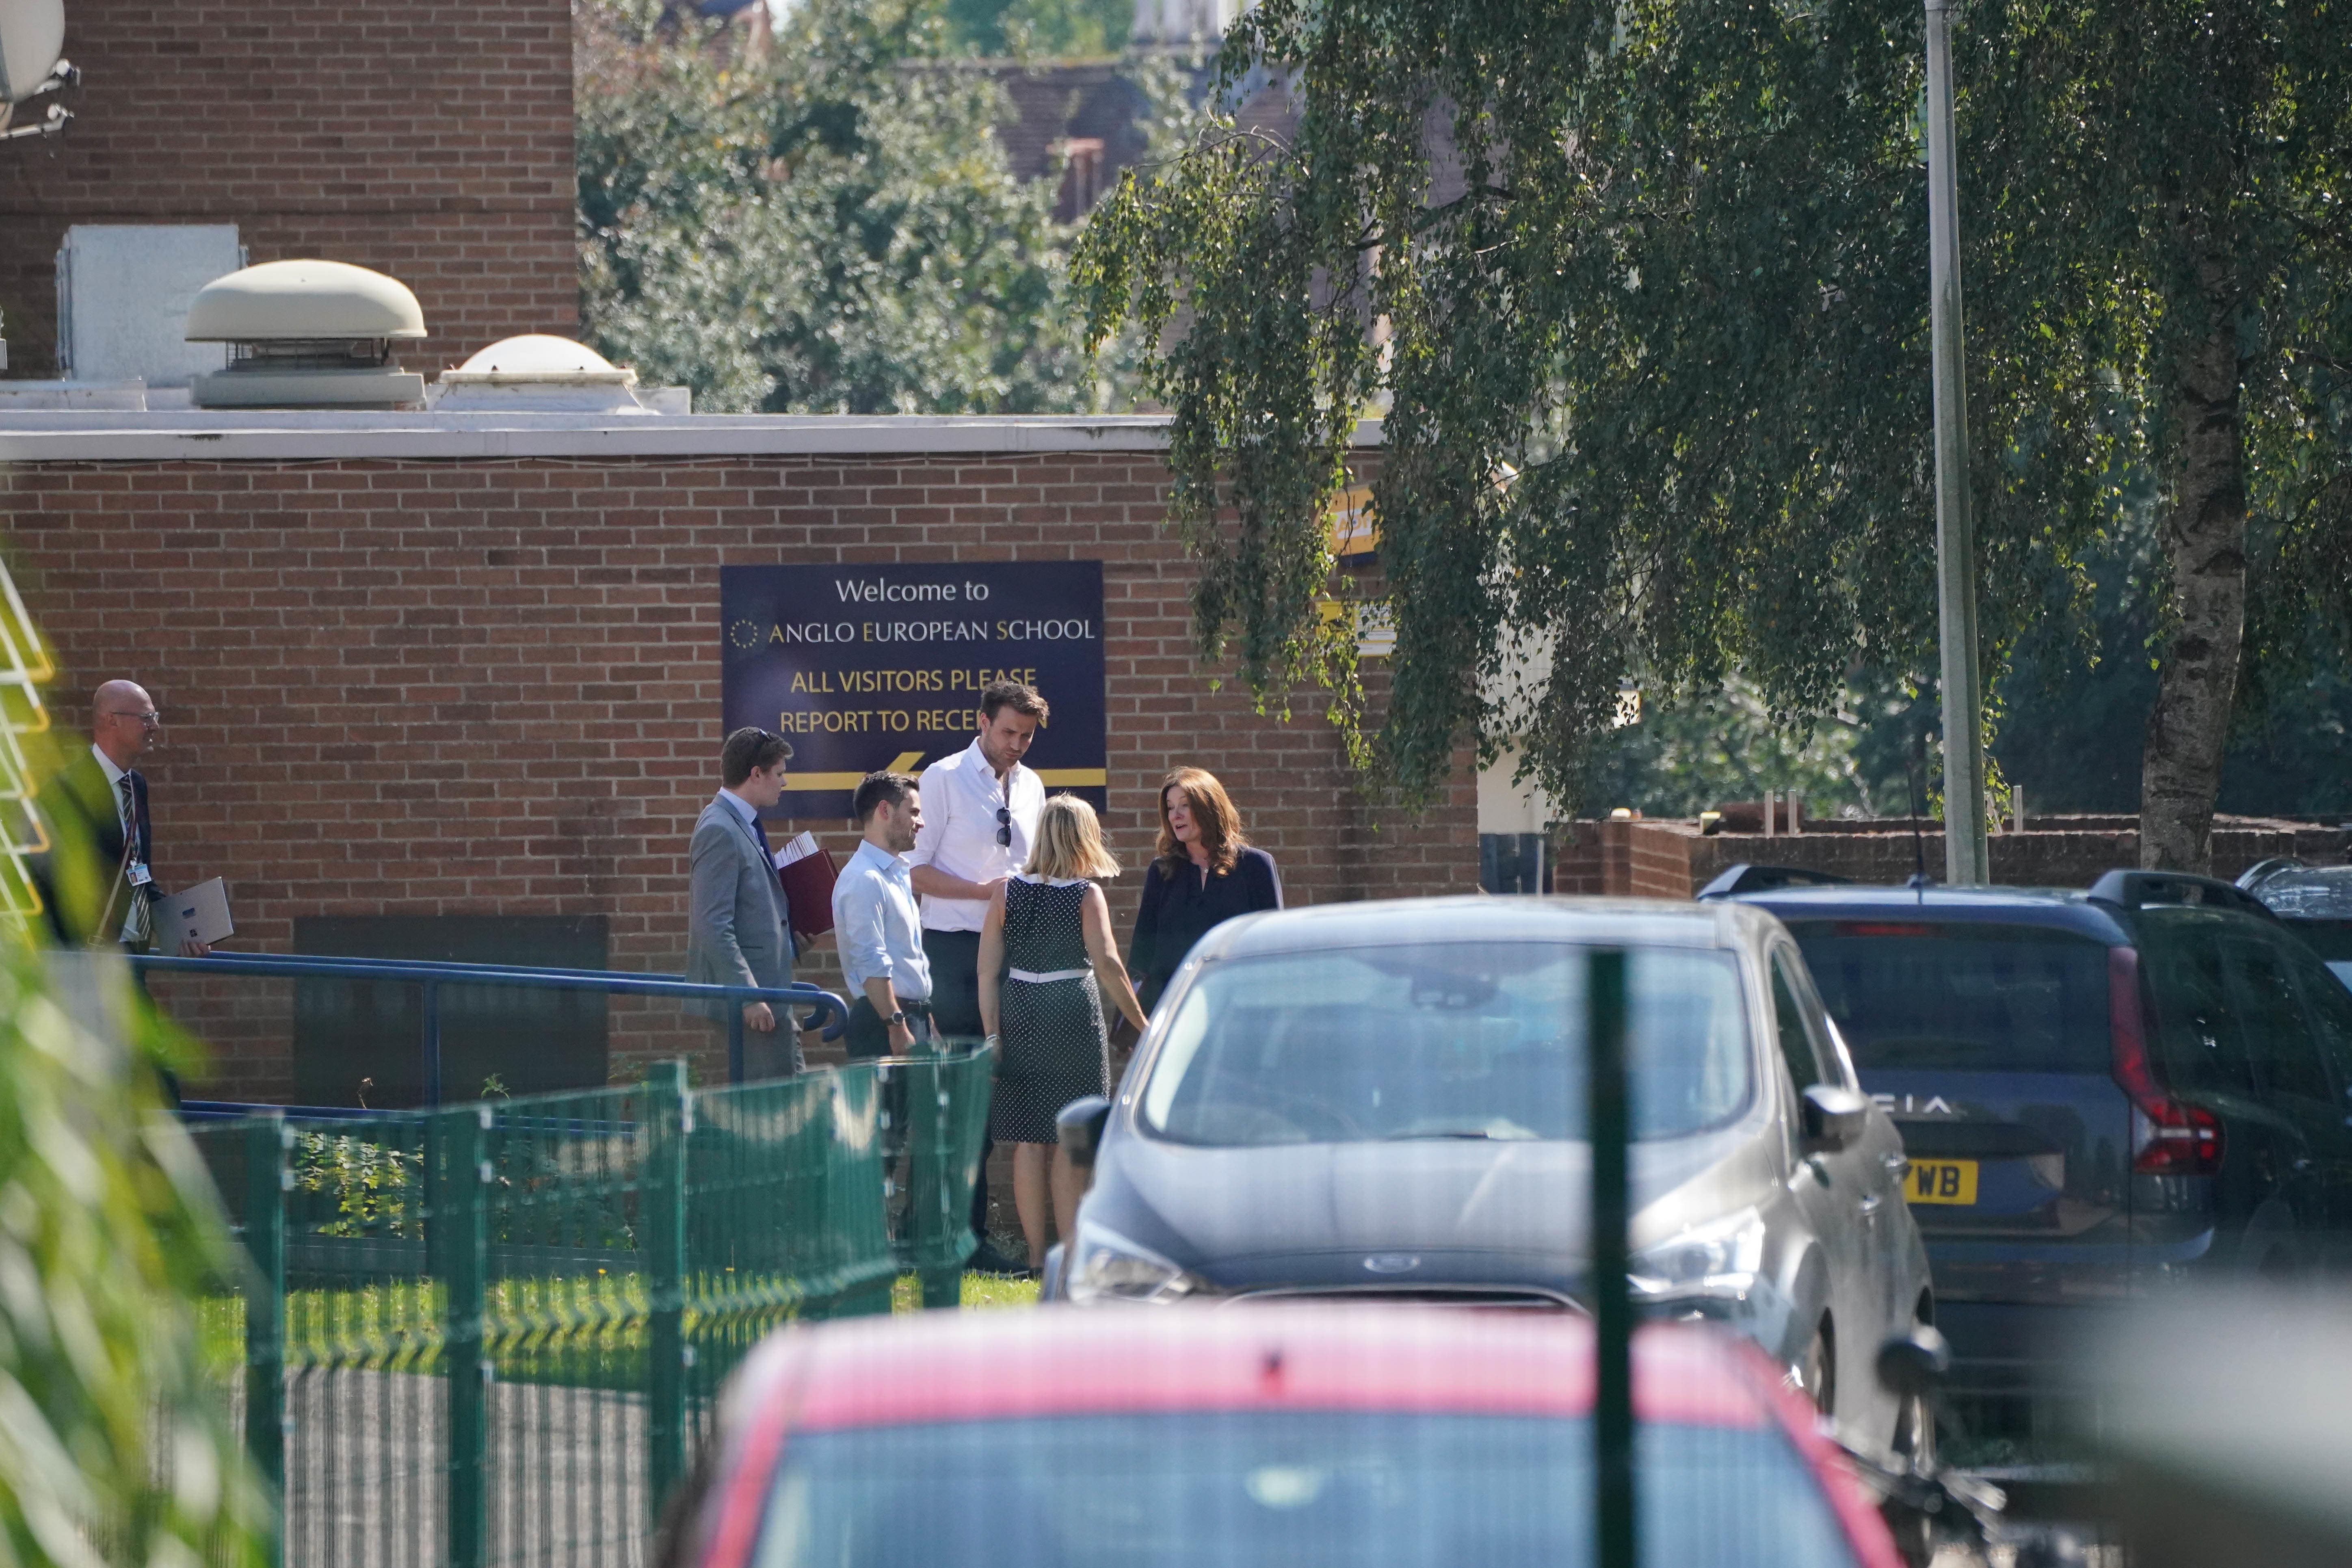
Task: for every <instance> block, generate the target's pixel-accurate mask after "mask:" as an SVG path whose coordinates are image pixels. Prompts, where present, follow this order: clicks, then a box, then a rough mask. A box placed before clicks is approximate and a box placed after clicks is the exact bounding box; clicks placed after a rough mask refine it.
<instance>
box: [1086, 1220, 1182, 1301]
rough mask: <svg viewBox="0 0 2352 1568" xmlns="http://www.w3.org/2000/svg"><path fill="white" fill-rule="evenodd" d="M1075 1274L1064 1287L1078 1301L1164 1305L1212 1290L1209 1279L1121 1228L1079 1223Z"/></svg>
mask: <svg viewBox="0 0 2352 1568" xmlns="http://www.w3.org/2000/svg"><path fill="white" fill-rule="evenodd" d="M1066 1267H1067V1268H1068V1269H1069V1279H1068V1281H1067V1283H1066V1285H1065V1286H1064V1287H1063V1288H1064V1289H1066V1291H1067V1292H1068V1293H1069V1298H1070V1300H1072V1301H1075V1302H1077V1303H1079V1304H1080V1305H1086V1304H1088V1303H1091V1302H1097V1301H1149V1302H1151V1303H1153V1304H1155V1305H1164V1304H1165V1303H1167V1302H1170V1301H1181V1300H1183V1299H1184V1298H1185V1297H1187V1296H1192V1295H1195V1294H1198V1293H1200V1292H1202V1291H1205V1290H1207V1289H1209V1284H1208V1281H1207V1280H1205V1279H1202V1278H1200V1276H1198V1275H1196V1274H1190V1273H1187V1272H1186V1271H1185V1270H1184V1269H1182V1268H1179V1267H1178V1266H1177V1265H1175V1264H1173V1263H1171V1262H1170V1261H1169V1260H1168V1259H1167V1258H1162V1257H1160V1254H1158V1253H1156V1252H1154V1251H1152V1250H1151V1248H1150V1247H1144V1246H1141V1245H1139V1244H1138V1243H1136V1242H1132V1241H1129V1240H1128V1239H1127V1237H1123V1236H1121V1235H1119V1234H1118V1232H1117V1231H1115V1230H1110V1229H1107V1228H1106V1227H1104V1226H1099V1225H1091V1224H1088V1223H1087V1221H1085V1220H1080V1221H1079V1222H1078V1239H1077V1244H1076V1246H1075V1247H1072V1248H1071V1249H1070V1259H1069V1262H1068V1264H1067V1265H1066Z"/></svg>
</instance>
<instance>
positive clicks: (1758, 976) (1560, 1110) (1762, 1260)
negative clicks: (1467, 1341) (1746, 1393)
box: [1047, 898, 1932, 1460]
mask: <svg viewBox="0 0 2352 1568" xmlns="http://www.w3.org/2000/svg"><path fill="white" fill-rule="evenodd" d="M1604 945H1605V946H1612V947H1619V948H1622V949H1624V950H1625V951H1626V952H1627V953H1628V955H1629V957H1628V964H1627V971H1628V975H1627V983H1628V990H1629V1026H1628V1027H1629V1031H1630V1032H1629V1074H1628V1077H1629V1082H1630V1089H1631V1095H1632V1100H1633V1130H1634V1137H1635V1139H1636V1142H1635V1143H1634V1145H1633V1159H1632V1165H1633V1170H1632V1179H1633V1210H1634V1218H1633V1235H1632V1237H1631V1241H1632V1245H1633V1250H1634V1262H1633V1289H1634V1291H1635V1292H1636V1296H1637V1299H1638V1300H1639V1301H1640V1302H1641V1303H1642V1304H1643V1308H1644V1310H1646V1311H1647V1312H1649V1313H1650V1314H1651V1315H1654V1316H1658V1317H1665V1318H1702V1319H1713V1320H1717V1321H1722V1322H1725V1323H1727V1324H1730V1325H1732V1326H1734V1327H1736V1328H1737V1329H1738V1331H1741V1332H1743V1333H1745V1334H1747V1335H1748V1337H1750V1338H1751V1339H1753V1340H1755V1341H1756V1342H1758V1343H1759V1344H1760V1345H1762V1346H1763V1347H1764V1349H1765V1351H1766V1352H1768V1353H1769V1354H1770V1355H1771V1356H1772V1357H1773V1358H1774V1359H1775V1361H1776V1362H1777V1363H1779V1364H1780V1365H1782V1366H1784V1367H1786V1368H1788V1375H1789V1377H1790V1382H1791V1383H1792V1384H1794V1385H1796V1386H1798V1387H1801V1388H1802V1389H1803V1390H1804V1391H1805V1392H1806V1393H1807V1394H1810V1395H1811V1397H1812V1399H1813V1400H1814V1401H1815V1403H1816V1404H1817V1405H1819V1406H1820V1407H1821V1408H1822V1410H1823V1411H1824V1412H1826V1413H1828V1414H1829V1415H1831V1416H1832V1417H1833V1418H1834V1421H1835V1424H1836V1428H1837V1433H1838V1436H1840V1438H1841V1439H1842V1440H1843V1441H1844V1442H1846V1443H1847V1444H1848V1445H1849V1446H1850V1447H1854V1448H1856V1449H1857V1450H1859V1451H1862V1452H1864V1453H1867V1454H1872V1455H1875V1456H1885V1455H1897V1456H1906V1455H1907V1456H1909V1457H1911V1458H1916V1459H1922V1460H1924V1459H1926V1458H1927V1457H1928V1455H1927V1447H1928V1445H1929V1443H1931V1442H1932V1429H1931V1427H1930V1426H1929V1425H1928V1424H1927V1422H1926V1421H1925V1419H1924V1418H1923V1413H1922V1412H1921V1411H1920V1410H1919V1409H1918V1408H1916V1407H1915V1406H1911V1405H1905V1404H1904V1403H1902V1402H1900V1401H1898V1400H1897V1399H1896V1398H1895V1396H1894V1395H1893V1394H1889V1393H1887V1392H1886V1391H1885V1390H1884V1389H1883V1388H1882V1387H1881V1386H1880V1385H1879V1383H1878V1380H1877V1379H1876V1378H1875V1377H1874V1375H1873V1373H1872V1367H1873V1361H1874V1356H1875V1354H1876V1352H1877V1350H1878V1347H1879V1345H1880V1344H1881V1343H1882V1342H1884V1341H1885V1340H1886V1339H1887V1338H1889V1337H1890V1336H1892V1335H1894V1334H1895V1333H1898V1332H1906V1331H1908V1330H1909V1329H1910V1328H1911V1326H1912V1325H1913V1324H1914V1323H1915V1322H1923V1321H1932V1301H1931V1297H1930V1293H1929V1288H1928V1279H1927V1256H1926V1253H1925V1251H1924V1250H1923V1248H1922V1247H1921V1246H1920V1241H1919V1233H1918V1230H1917V1229H1916V1226H1914V1225H1913V1224H1912V1220H1911V1215H1910V1212H1909V1210H1908V1209H1907V1208H1906V1206H1905V1203H1904V1196H1903V1173H1904V1168H1905V1162H1904V1156H1903V1145H1902V1142H1901V1140H1900V1139H1899V1137H1898V1136H1897V1135H1896V1132H1895V1126H1894V1123H1893V1122H1892V1121H1889V1120H1888V1119H1887V1117H1886V1115H1885V1112H1884V1111H1882V1110H1879V1109H1878V1108H1877V1107H1876V1106H1874V1105H1873V1104H1872V1103H1871V1102H1870V1100H1868V1099H1867V1098H1866V1097H1864V1095H1863V1094H1862V1092H1861V1090H1860V1087H1859V1085H1858V1084H1857V1083H1856V1081H1855V1078H1854V1070H1853V1064H1852V1063H1851V1062H1850V1061H1849V1060H1848V1059H1847V1056H1846V1051H1845V1047H1844V1046H1843V1043H1842V1042H1841V1041H1840V1040H1839V1038H1838V1037H1837V1034H1836V1030H1835V1027H1834V1026H1832V1024H1831V1022H1830V1020H1829V1017H1828V1016H1827V1015H1826V1014H1825V1013H1824V1012H1823V1011H1822V1004H1821V1000H1820V998H1819V997H1818V996H1817V995H1816V994H1815V993H1814V990H1813V984H1812V980H1811V976H1810V975H1808V974H1807V973H1806V972H1805V964H1804V960H1803V959H1802V958H1801V956H1800V955H1799V953H1798V952H1797V948H1796V944H1795V943H1794V942H1791V941H1790V937H1789V934H1788V932H1787V931H1784V930H1783V929H1782V928H1781V925H1780V921H1777V920H1775V919H1773V918H1772V917H1771V916H1770V915H1769V914H1766V913H1764V912H1763V911H1762V910H1756V909H1751V908H1748V907H1744V906H1740V905H1737V904H1706V905H1694V904H1680V903H1675V904H1669V903H1651V902H1635V901H1633V900H1622V899H1619V900H1570V899H1528V898H1511V899H1490V898H1466V899H1439V900H1411V901H1402V900H1400V901H1392V902H1378V903H1357V904H1336V905H1325V906H1320V907H1318V908H1312V909H1304V910H1284V911H1279V912H1274V913H1267V914H1260V915H1252V916H1248V917H1245V918H1244V919H1240V920H1236V921H1230V922H1228V923H1227V924H1225V925H1223V926H1220V927H1218V928H1217V929H1216V930H1214V931H1212V932H1210V933H1209V935H1208V936H1206V937H1204V938H1203V939H1202V942H1201V943H1200V945H1199V946H1198V947H1197V948H1195V949H1194V951H1193V952H1192V956H1191V958H1190V959H1188V960H1187V962H1186V963H1185V965H1184V967H1183V969H1182V970H1181V972H1180V973H1178V975H1177V977H1176V979H1175V981H1174V983H1173V984H1171V986H1170V987H1169V990H1168V994H1167V995H1166V997H1165V998H1164V999H1163V1000H1162V1002H1161V1004H1160V1008H1159V1010H1158V1013H1157V1014H1156V1016H1154V1018H1153V1021H1152V1025H1151V1028H1150V1031H1149V1033H1147V1034H1146V1036H1145V1037H1144V1039H1143V1041H1142V1044H1141V1045H1140V1047H1139V1049H1138V1052H1137V1055H1136V1058H1135V1063H1134V1066H1133V1068H1132V1069H1131V1070H1130V1071H1129V1074H1128V1076H1127V1079H1126V1081H1125V1083H1124V1084H1123V1085H1122V1086H1121V1088H1120V1090H1119V1094H1118V1101H1117V1103H1116V1104H1115V1105H1112V1104H1108V1103H1107V1102H1104V1101H1101V1100H1094V1101H1091V1102H1087V1101H1081V1102H1080V1103H1079V1104H1078V1105H1076V1106H1073V1107H1071V1108H1070V1110H1068V1111H1066V1112H1065V1114H1064V1127H1065V1138H1066V1141H1068V1142H1072V1143H1073V1144H1074V1146H1075V1147H1074V1152H1078V1153H1080V1154H1081V1155H1082V1156H1084V1155H1086V1154H1087V1153H1089V1152H1090V1153H1091V1154H1092V1157H1093V1159H1094V1162H1095V1164H1094V1182H1093V1186H1092V1188H1091V1190H1090V1191H1089V1192H1088V1194H1087V1197H1086V1200H1085V1202H1084V1203H1083V1205H1081V1206H1080V1208H1079V1211H1078V1223H1077V1235H1076V1239H1075V1242H1074V1243H1073V1245H1072V1246H1070V1247H1068V1248H1067V1249H1066V1252H1065V1253H1064V1255H1063V1256H1061V1257H1058V1258H1055V1259H1054V1260H1053V1262H1052V1264H1051V1265H1050V1266H1049V1268H1048V1271H1047V1293H1048V1294H1049V1295H1053V1296H1056V1297H1061V1298H1066V1299H1067V1300H1071V1301H1075V1302H1080V1303H1101V1302H1113V1301H1145V1302H1168V1301H1177V1300H1202V1299H1204V1298H1205V1299H1239V1298H1253V1297H1297V1296H1333V1295H1346V1296H1360V1297H1392V1298H1395V1297H1402V1298H1412V1299H1418V1300H1449V1301H1460V1302H1465V1303H1486V1304H1494V1305H1517V1306H1529V1307H1546V1306H1549V1307H1557V1308H1568V1309H1571V1310H1573V1309H1577V1308H1578V1307H1579V1301H1580V1296H1581V1294H1582V1292H1583V1289H1584V1284H1585V1281H1584V1272H1585V1269H1586V1266H1587V1258H1588V1248H1587V1245H1586V1232H1587V1210H1588V1206H1589V1201H1590V1200H1589V1185H1588V1183H1589V1176H1590V1169H1591V1161H1590V1153H1589V1151H1588V1149H1587V1147H1586V1145H1585V1144H1584V1142H1582V1136H1583V1128H1584V1103H1583V1099H1584V1083H1585V1068H1584V1060H1583V1034H1584V1023H1585V998H1584V982H1585V961H1584V952H1585V950H1586V949H1589V948H1591V947H1595V946H1604Z"/></svg>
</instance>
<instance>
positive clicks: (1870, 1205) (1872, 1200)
mask: <svg viewBox="0 0 2352 1568" xmlns="http://www.w3.org/2000/svg"><path fill="white" fill-rule="evenodd" d="M1885 1201H1886V1198H1885V1194H1880V1193H1873V1194H1870V1195H1869V1196H1868V1197H1866V1198H1864V1199H1863V1200H1862V1212H1863V1213H1864V1215H1874V1214H1876V1213H1877V1212H1878V1205H1880V1204H1883V1203H1885Z"/></svg>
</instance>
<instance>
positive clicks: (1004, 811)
mask: <svg viewBox="0 0 2352 1568" xmlns="http://www.w3.org/2000/svg"><path fill="white" fill-rule="evenodd" d="M996 841H997V842H998V843H999V844H1002V845H1003V846H1005V847H1007V848H1010V847H1012V844H1013V809H1012V807H1010V806H1003V805H1000V806H998V807H997V808H996Z"/></svg>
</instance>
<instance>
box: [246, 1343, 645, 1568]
mask: <svg viewBox="0 0 2352 1568" xmlns="http://www.w3.org/2000/svg"><path fill="white" fill-rule="evenodd" d="M447 1397H448V1394H447V1389H446V1386H445V1385H444V1384H443V1383H442V1381H441V1379H439V1378H437V1377H424V1376H418V1375H415V1374H413V1373H383V1372H352V1371H317V1370H312V1371H304V1372H300V1373H295V1374H294V1375H293V1376H291V1377H290V1378H289V1379H288V1384H287V1400H286V1404H287V1415H288V1416H289V1419H290V1420H291V1422H292V1423H293V1429H292V1430H291V1431H290V1432H289V1433H288V1435H287V1436H288V1442H287V1477H286V1482H287V1497H286V1563H287V1568H410V1565H412V1564H413V1565H415V1568H439V1564H441V1563H446V1561H447V1558H448V1553H447V1552H446V1541H445V1537H444V1533H443V1532H444V1528H445V1510H446V1501H445V1491H444V1489H445V1487H446V1476H445V1475H444V1473H443V1466H444V1464H445V1463H446V1452H445V1449H444V1443H443V1435H444V1430H445V1424H446V1423H445V1416H444V1414H443V1413H444V1410H445V1407H446V1401H447ZM488 1415H489V1443H490V1452H491V1456H492V1458H491V1467H490V1477H489V1500H488V1516H489V1558H488V1560H489V1562H490V1563H493V1564H499V1565H509V1568H523V1565H526V1564H542V1563H545V1564H554V1563H561V1564H562V1565H563V1568H642V1564H643V1563H644V1561H645V1541H644V1536H643V1523H642V1521H643V1520H644V1517H645V1502H644V1498H645V1481H644V1477H643V1475H642V1473H641V1472H640V1470H639V1468H638V1464H637V1461H636V1456H637V1455H640V1454H642V1453H643V1452H644V1451H645V1402H644V1400H643V1399H642V1398H641V1397H639V1396H637V1395H635V1394H619V1393H612V1392H608V1391H604V1390H600V1389H583V1388H553V1387H547V1386H541V1385H534V1384H503V1383H501V1384H492V1385H491V1387H490V1397H489V1412H488Z"/></svg>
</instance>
